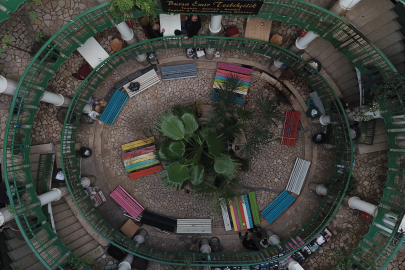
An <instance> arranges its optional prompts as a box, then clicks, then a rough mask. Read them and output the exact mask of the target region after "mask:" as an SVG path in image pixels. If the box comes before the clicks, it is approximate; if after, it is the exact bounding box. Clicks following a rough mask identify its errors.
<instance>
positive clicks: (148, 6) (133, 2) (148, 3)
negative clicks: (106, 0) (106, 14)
mask: <svg viewBox="0 0 405 270" xmlns="http://www.w3.org/2000/svg"><path fill="white" fill-rule="evenodd" d="M156 2H157V0H111V1H110V3H111V13H112V14H113V16H114V17H115V18H124V19H130V17H131V16H130V15H129V13H130V12H131V10H132V8H134V7H136V8H138V9H140V10H142V11H145V14H146V16H148V18H149V21H150V22H152V23H153V22H155V21H156V17H157V13H156Z"/></svg>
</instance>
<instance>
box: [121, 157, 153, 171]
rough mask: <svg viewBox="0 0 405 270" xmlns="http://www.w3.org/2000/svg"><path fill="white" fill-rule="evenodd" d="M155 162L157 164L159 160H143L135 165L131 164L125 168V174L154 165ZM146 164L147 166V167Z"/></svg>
mask: <svg viewBox="0 0 405 270" xmlns="http://www.w3.org/2000/svg"><path fill="white" fill-rule="evenodd" d="M155 162H157V163H159V160H157V159H156V158H152V159H148V160H145V161H142V162H138V163H135V164H132V165H129V166H125V170H126V171H127V172H130V171H133V170H137V169H140V168H143V167H145V166H149V165H151V164H149V163H154V164H156V163H155ZM148 164H149V165H148ZM142 166H143V167H142Z"/></svg>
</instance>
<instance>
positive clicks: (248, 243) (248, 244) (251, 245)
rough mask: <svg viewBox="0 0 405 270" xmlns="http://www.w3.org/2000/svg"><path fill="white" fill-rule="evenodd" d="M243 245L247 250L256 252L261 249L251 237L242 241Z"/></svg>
mask: <svg viewBox="0 0 405 270" xmlns="http://www.w3.org/2000/svg"><path fill="white" fill-rule="evenodd" d="M242 245H243V246H244V247H245V248H247V249H251V250H254V251H259V248H258V247H257V246H256V244H255V241H253V240H252V239H250V238H249V237H247V238H246V239H244V240H243V241H242Z"/></svg>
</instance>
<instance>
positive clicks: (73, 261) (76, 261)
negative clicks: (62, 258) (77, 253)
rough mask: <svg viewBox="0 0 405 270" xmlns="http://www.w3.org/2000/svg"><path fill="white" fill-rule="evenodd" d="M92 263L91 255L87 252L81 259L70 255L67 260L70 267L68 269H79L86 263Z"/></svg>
mask: <svg viewBox="0 0 405 270" xmlns="http://www.w3.org/2000/svg"><path fill="white" fill-rule="evenodd" d="M93 263H94V259H93V258H92V257H91V255H90V254H87V255H86V257H84V258H83V259H81V258H77V257H71V258H70V259H69V260H68V261H67V265H68V266H69V267H70V268H69V269H76V270H80V269H82V268H83V267H84V266H86V265H92V264H93Z"/></svg>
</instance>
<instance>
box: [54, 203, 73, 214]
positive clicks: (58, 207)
mask: <svg viewBox="0 0 405 270" xmlns="http://www.w3.org/2000/svg"><path fill="white" fill-rule="evenodd" d="M66 210H70V207H69V205H68V204H67V203H62V204H59V205H56V206H55V207H52V213H53V214H54V215H56V214H58V213H61V212H63V211H66Z"/></svg>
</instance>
